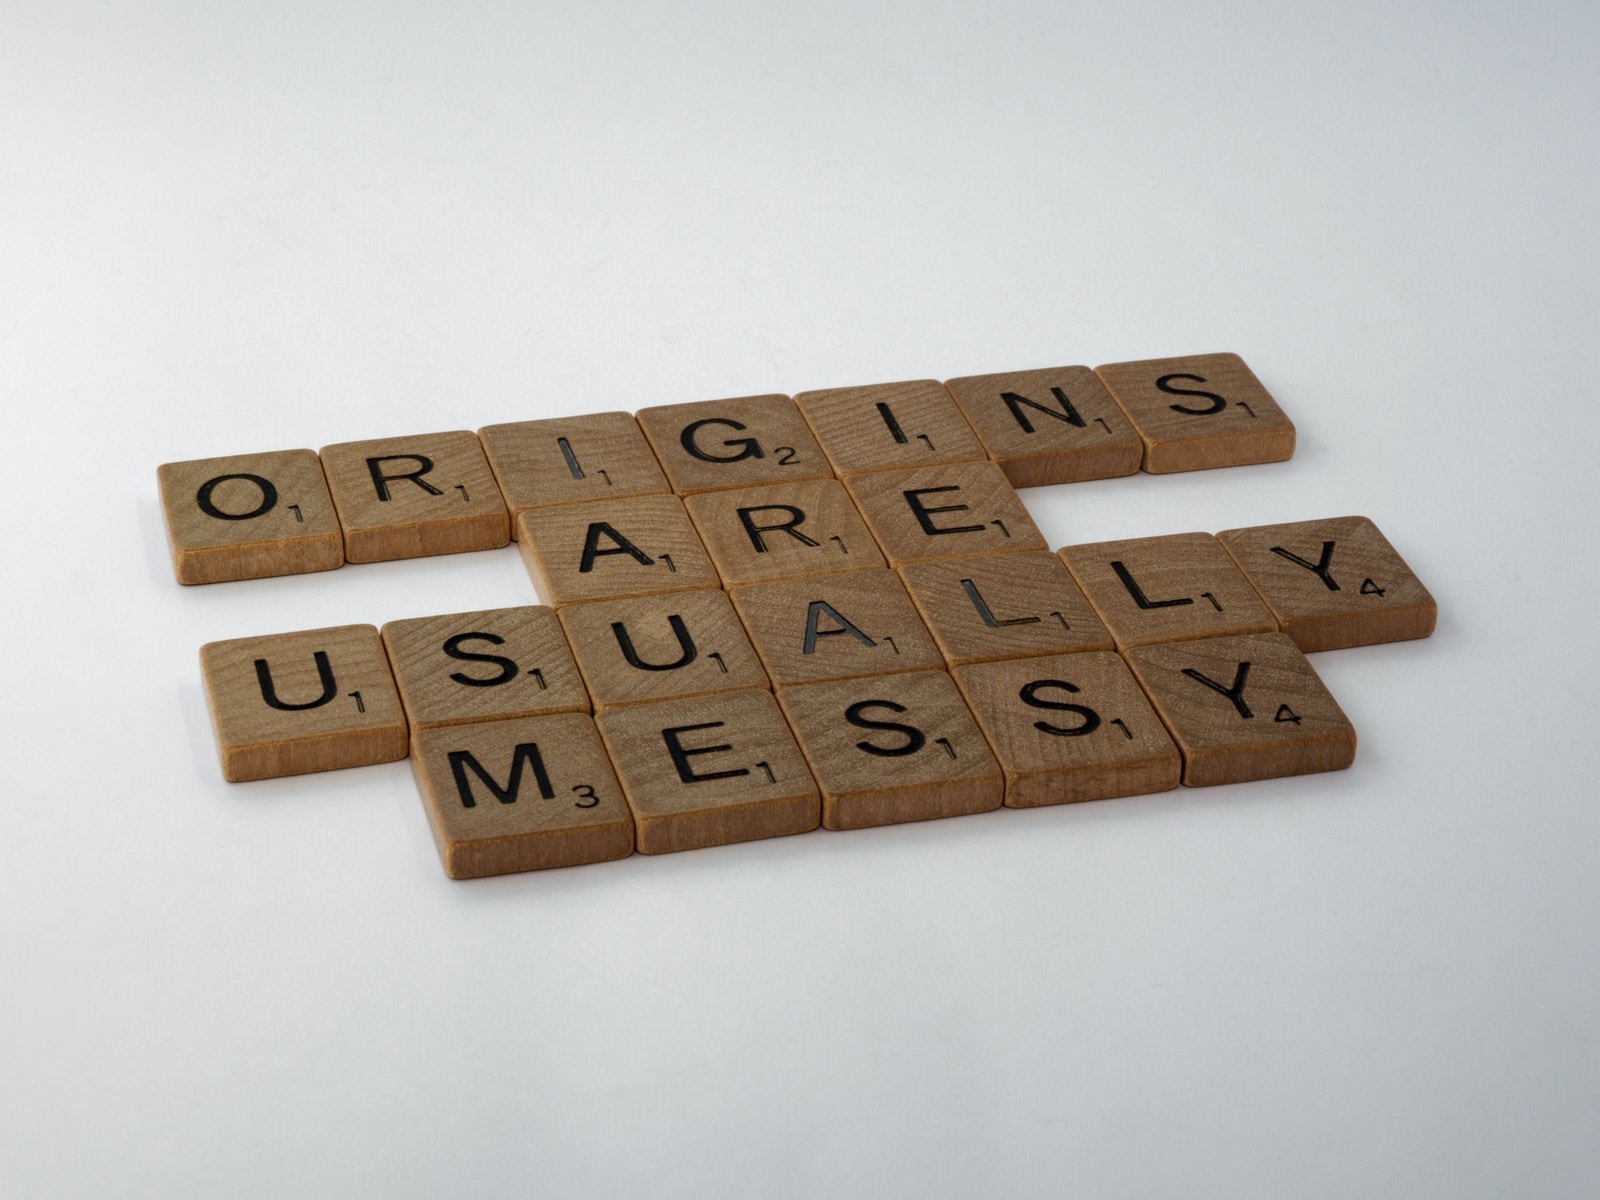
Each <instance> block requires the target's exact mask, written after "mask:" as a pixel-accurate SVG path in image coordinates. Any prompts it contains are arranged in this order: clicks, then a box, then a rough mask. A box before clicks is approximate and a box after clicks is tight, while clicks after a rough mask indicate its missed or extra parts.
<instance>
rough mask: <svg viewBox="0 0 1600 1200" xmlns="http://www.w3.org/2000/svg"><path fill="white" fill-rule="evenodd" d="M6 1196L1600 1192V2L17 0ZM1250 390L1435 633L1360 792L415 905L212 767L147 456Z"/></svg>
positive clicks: (374, 610) (1390, 673) (294, 591)
mask: <svg viewBox="0 0 1600 1200" xmlns="http://www.w3.org/2000/svg"><path fill="white" fill-rule="evenodd" d="M5 7H6V14H5V21H4V33H3V35H0V419H3V423H4V429H3V432H4V435H5V436H4V442H3V454H4V462H3V466H0V480H3V483H4V487H3V492H0V495H3V497H4V507H5V512H6V520H5V521H4V526H3V527H4V534H3V536H4V555H3V558H0V612H3V614H4V617H5V621H4V628H5V631H6V632H5V652H4V662H5V664H6V674H5V683H4V687H3V689H0V730H3V737H4V751H5V756H4V772H3V776H0V778H3V783H0V790H3V797H0V803H3V817H0V972H3V974H0V1192H3V1193H4V1194H5V1195H7V1196H17V1197H39V1196H52V1197H53V1196H102V1195H126V1196H134V1195H138V1196H162V1197H169V1196H220V1195H229V1196H263V1197H284V1196H348V1195H353V1194H366V1195H384V1196H442V1195H543V1196H557V1195H576V1194H593V1195H600V1196H614V1195H650V1196H705V1195H729V1196H738V1197H745V1196H757V1195H760V1196H767V1195H772V1196H820V1195H826V1196H840V1195H855V1196H883V1195H896V1196H916V1197H923V1196H945V1195H949V1196H973V1195H1037V1196H1061V1195H1073V1196H1184V1197H1189V1196H1227V1197H1245V1196H1260V1197H1282V1196H1358V1197H1373V1196H1403V1197H1419V1196H1437V1197H1477V1196H1485V1197H1487V1196H1512V1195H1515V1196H1535V1195H1536V1196H1584V1195H1594V1194H1596V1192H1597V1191H1600V1148H1597V1145H1596V1137H1595V1134H1596V1127H1597V1124H1600V1044H1597V1036H1596V1035H1597V1032H1600V1028H1597V1019H1596V1005H1597V1000H1600V995H1597V993H1600V986H1597V985H1600V971H1597V968H1596V962H1595V954H1596V950H1597V947H1600V936H1597V935H1600V904H1597V901H1600V884H1597V871H1596V867H1597V863H1596V855H1597V850H1600V838H1597V833H1600V816H1597V810H1596V794H1597V791H1600V788H1597V787H1596V783H1595V773H1596V770H1597V768H1600V761H1597V755H1596V741H1597V739H1596V737H1595V732H1594V724H1595V720H1596V718H1597V716H1600V712H1597V705H1596V701H1595V695H1596V669H1597V667H1600V655H1597V646H1596V639H1595V635H1594V627H1595V603H1596V594H1597V588H1600V569H1597V566H1596V563H1597V556H1600V550H1597V548H1596V545H1595V536H1596V533H1597V532H1600V530H1597V529H1596V524H1597V522H1596V509H1597V499H1600V496H1597V490H1600V489H1597V486H1596V475H1595V471H1594V468H1593V463H1594V458H1595V445H1594V443H1595V440H1596V437H1597V435H1600V418H1597V415H1596V414H1597V412H1600V401H1597V399H1596V395H1595V388H1596V381H1597V378H1600V375H1597V367H1596V362H1595V359H1594V348H1595V334H1596V328H1597V320H1596V319H1597V312H1596V299H1597V294H1600V284H1597V278H1600V236H1597V233H1596V219H1595V213H1596V194H1597V190H1600V189H1597V185H1600V155H1597V134H1596V130H1597V128H1600V84H1597V78H1600V74H1597V71H1596V68H1595V62H1596V51H1597V49H1600V38H1597V36H1596V35H1597V32H1600V27H1597V22H1596V18H1595V10H1594V8H1593V6H1592V5H1586V4H1580V3H1578V2H1577V0H1573V2H1571V3H1567V4H1555V5H1538V4H1534V5H1527V4H1524V5H1519V6H1515V7H1513V6H1512V5H1509V4H1506V5H1490V4H1437V5H1420V4H1412V5H1395V4H1367V5H1361V6H1357V5H1348V4H1346V5H1337V6H1326V7H1313V6H1309V5H1293V6H1274V5H1259V6H1256V5H1241V4H1179V3H1173V4H1170V5H1165V6H1159V5H1157V6H1152V5H1140V6H1130V5H1111V4H1097V5H1092V6H1091V5H1075V6H1069V5H1062V4H1053V3H1045V2H1038V3H1033V4H995V3H991V4H986V5H982V6H980V5H975V4H974V5H926V4H904V5H875V6H863V5H852V4H842V5H824V4H804V5H793V4H786V5H763V6H756V5H729V6H727V7H724V8H717V7H713V6H708V5H697V6H693V7H682V8H673V9H670V10H669V9H668V8H666V7H664V6H658V5H648V4H639V5H628V6H621V5H610V4H574V5H571V6H569V7H556V6H548V5H546V6H531V5H518V4H512V3H504V4H499V5H493V4H477V5H472V4H466V3H455V4H449V5H446V4H436V5H433V6H425V5H416V4H410V5H404V4H376V3H368V4H349V3H327V2H324V3H315V4H301V5H290V4H249V5H243V4H220V3H210V4H202V3H187V4H180V3H171V4H164V5H163V4H145V5H140V6H128V5H115V4H112V5H89V4H74V5H68V4H48V5H45V4H38V5H26V4H22V3H13V4H8V5H6V6H5ZM1213 350H1235V351H1238V352H1239V353H1241V354H1243V355H1244V356H1245V358H1246V359H1247V361H1249V362H1250V364H1251V365H1252V366H1253V367H1254V368H1255V369H1256V371H1257V373H1258V374H1259V375H1260V376H1261V378H1262V379H1263V380H1264V381H1265V383H1266V384H1267V386H1268V388H1269V389H1270V390H1271V391H1272V392H1273V393H1274V394H1275V395H1276V396H1277V398H1278V400H1279V401H1280V402H1281V403H1282V405H1283V407H1284V408H1285V409H1286V410H1287V411H1288V412H1289V413H1290V414H1291V416H1292V417H1293V418H1294V420H1295V422H1296V423H1297V425H1298V427H1299V433H1300V443H1299V451H1298V453H1297V455H1296V457H1295V458H1294V460H1293V461H1291V462H1288V463H1284V464H1280V465H1274V466H1260V467H1245V468H1238V469H1233V470H1223V471H1211V472H1199V473H1195V474H1191V475H1186V476H1166V477H1154V476H1137V477H1133V478H1127V479H1117V480H1109V481H1104V482H1097V483H1086V484H1076V485H1070V486H1064V487H1055V488H1044V489H1036V490H1033V491H1030V492H1027V493H1025V498H1026V500H1027V502H1028V504H1029V506H1030V508H1031V509H1032V511H1033V513H1034V514H1035V517H1036V519H1037V520H1038V522H1039V524H1040V525H1041V527H1042V528H1043V529H1044V531H1045V533H1046V536H1047V537H1048V538H1049V539H1050V542H1051V545H1052V546H1058V545H1062V544H1065V543H1068V542H1076V541H1091V540H1098V539H1103V538H1111V537H1122V536H1136V535H1149V534H1160V533H1172V532H1180V531H1186V530H1191V529H1207V530H1217V529H1222V528H1227V527H1230V526H1236V525H1245V524H1257V523H1269V522H1279V521H1288V520H1298V519H1305V518H1312V517H1319V516H1332V515H1342V514H1346V513H1354V512H1359V513H1364V514H1366V515H1368V516H1371V517H1372V518H1373V519H1375V520H1376V521H1377V522H1378V524H1379V526H1380V527H1381V528H1382V529H1383V530H1384V531H1385V532H1386V533H1387V534H1388V535H1389V537H1390V539H1391V540H1392V541H1394V542H1395V543H1396V545H1397V546H1398V547H1399V548H1400V550H1401V552H1402V553H1403V554H1404V555H1405V556H1406V558H1407V559H1408V560H1409V561H1410V563H1411V565H1412V566H1413V567H1414V568H1415V569H1416V570H1417V572H1418V573H1419V574H1420V575H1421V576H1422V578H1423V580H1424V581H1425V582H1426V583H1427V584H1428V585H1429V587H1430V588H1431V589H1432V590H1433V592H1434V594H1435V596H1436V597H1437V599H1438V601H1439V605H1440V613H1441V615H1440V622H1439V629H1438V632H1437V634H1436V635H1435V636H1434V637H1433V638H1431V639H1429V640H1426V641H1420V642H1413V643H1406V644H1400V645H1388V646H1376V647H1370V648H1365V649H1359V650H1348V651H1338V652H1334V653H1328V654H1322V655H1318V656H1316V657H1315V660H1314V661H1315V665H1316V667H1317V669H1318V670H1319V671H1320V672H1321V673H1322V674H1323V677H1324V679H1325V680H1326V681H1327V683H1328V684H1329V686H1330V688H1331V689H1332V690H1333V692H1334V694H1335V695H1336V696H1337V697H1338V698H1339V700H1340V702H1341V703H1342V705H1343V706H1344V708H1345V710H1346V711H1347V712H1348V713H1349V715H1350V717H1351V719H1352V720H1353V722H1354V723H1355V725H1356V727H1357V729H1358V730H1359V733H1360V737H1361V748H1360V752H1359V755H1358V758H1357V760H1356V763H1355V766H1354V767H1353V768H1352V769H1351V770H1349V771H1347V772H1343V773H1339V774H1335V775H1327V776H1318V777H1309V778H1301V779H1291V780H1280V781H1274V782H1266V783H1254V784H1247V785H1242V786H1235V787H1223V788H1215V789H1209V790H1195V791H1191V790H1188V789H1180V790H1178V791H1174V792H1171V793H1168V794H1166V795H1160V796H1151V797H1143V798H1137V799H1126V800H1112V801H1106V802H1103V803H1096V804H1088V805H1081V806H1075V807H1074V806H1069V807H1064V808H1052V809H1041V810H1034V811H1026V812H1012V811H1001V812H998V813H991V814H987V815H984V816H978V817H970V818H963V819H957V820H949V821H943V822H932V823H927V824H922V825H915V826H902V827H896V828H887V829H880V830H874V831H868V832H859V833H850V834H830V833H826V832H818V833H814V834H809V835H805V836H801V837H795V838H788V839H781V840H776V841H771V842H764V843H759V844H751V845H743V846H734V847H728V848H723V849H716V850H707V851H699V852H694V853H686V854H679V855H672V856H665V857H659V858H642V857H635V858H633V859H629V860H625V861H622V862H617V863H612V864H608V865H601V866H590V867H582V868H576V869H572V870H562V871H551V872H545V873H541V874H532V875H523V876H517V877H509V878H501V879H496V880H489V881H483V882H476V883H468V884H461V883H452V882H450V881H448V880H447V879H446V878H445V877H444V875H443V873H442V871H441V870H440V867H439V864H438V861H437V857H436V855H435V852H434V849H433V846H432V844H431V841H430V839H429V836H428V832H427V828H426V824H425V821H424V819H423V815H422V811H421V807H420V803H419V801H418V799H417V796H416V794H415V790H414V787H413V784H412V781H411V776H410V772H409V767H408V764H406V763H403V762H400V763H393V764H389V765H387V766H381V767H369V768H363V769H359V770H352V771H346V772H339V773H333V774H328V775H322V776H313V777H306V778H299V779H286V780H275V781H269V782H263V783H256V784H248V785H228V784H225V783H223V781H222V780H221V778H220V776H219V773H218V769H217V765H216V759H215V752H214V748H213V745H212V741H211V734H210V730H209V727H208V723H207V718H206V714H205V707H204V703H203V699H202V695H201V689H200V680H199V670H198V665H197V660H196V650H197V648H198V647H199V646H200V644H201V643H202V642H205V641H209V640H212V639H217V638H226V637H237V636H243V635H247V634H257V633H268V632H279V631H284V630H291V629H305V628H313V627H317V626H324V625H333V624H340V623H345V622H372V623H374V624H378V623H382V622H383V621H385V620H389V619H392V618H396V617H405V616H416V615H423V614H431V613H440V612H453V611H460V610H463V609H474V608H487V607H492V606H496V605H507V604H519V603H531V602H532V601H533V593H532V588H531V586H530V584H529V581H528V579H527V577H526V574H525V572H524V571H523V568H522V565H521V563H520V560H519V559H518V557H517V553H516V551H515V549H512V548H507V549H505V550H501V551H494V552H488V553H479V554H470V555H459V556H454V557H448V558H440V559H431V560H424V561H412V562H397V563H388V564H383V565H376V566H355V567H346V568H344V569H343V570H340V571H337V572H333V573H331V574H322V575H309V576H301V577H298V578H286V579H276V580H265V581H257V582H247V583H233V584H223V585H217V586H212V587H203V588H192V589H185V588H180V587H179V586H178V585H177V584H176V583H175V582H174V581H173V579H172V574H171V569H170V565H169V563H168V561H167V558H166V548H165V543H164V535H163V530H162V524H161V517H160V513H159V509H158V506H157V500H156V491H155V468H156V465H157V464H158V463H160V462H163V461H167V460H176V459H187V458H198V457H205V456H212V455H222V454H232V453H240V452H247V451H254V450H272V449H282V448H289V447H300V446H308V447H313V448H315V447H318V446H321V445H324V444H327V443H329V442H335V441H341V440H346V439H356V438H363V437H371V436H383V435H389V434H403V433H413V432H423V431H431V430H438V429H455V428H477V427H479V426H481V425H484V424H488V423H490V422H497V421H510V420H518V419H526V418H532V417H539V416H551V415H558V414H565V413H582V412H589V411H595V410H600V409H614V408H628V409H632V408H638V407H642V406H644V405H647V404H659V403H670V402H676V401H687V400H698V399H708V398H714V397H718V396H732V395H741V394H748V393H752V392H764V391H787V392H791V393H792V392H796V391H800V390H804V389H807V388H815V387H826V386H833V385H843V384H853V383H866V382H876V381H881V380H888V379H898V378H908V377H918V376H934V377H939V378H948V377H951V376H955V375H961V374H971V373H980V372H990V371H999V370H1007V369H1014V368H1025V367H1034V366H1046V365H1056V364H1065V363H1080V362H1086V363H1091V364H1093V363H1099V362H1109V361H1115V360H1120V359H1128V358H1139V357H1154V356H1164V355H1171V354H1183V353H1199V352H1206V351H1213Z"/></svg>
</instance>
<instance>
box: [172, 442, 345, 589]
mask: <svg viewBox="0 0 1600 1200" xmlns="http://www.w3.org/2000/svg"><path fill="white" fill-rule="evenodd" d="M156 478H157V480H158V482H159V484H160V487H161V508H162V511H163V513H164V514H165V515H166V520H167V543H168V545H169V546H170V547H171V549H172V569H173V572H174V573H175V574H176V575H177V577H178V582H179V583H222V582H224V581H225V580H230V579H262V578H265V577H267V576H269V575H299V574H304V573H307V572H311V571H331V570H332V569H333V568H334V567H341V566H343V565H344V535H343V534H342V533H341V532H340V531H339V520H338V517H337V516H336V515H335V514H334V511H333V499H332V497H330V496H329V495H328V484H327V481H326V480H325V479H324V478H323V475H322V463H321V462H320V461H318V459H317V456H316V454H315V453H313V452H312V451H310V450H277V451H273V452H270V453H266V454H237V455H233V456H231V457H228V458H201V459H194V460H192V461H190V462H176V463H163V464H162V465H161V466H160V467H159V468H158V469H157V471H156Z"/></svg>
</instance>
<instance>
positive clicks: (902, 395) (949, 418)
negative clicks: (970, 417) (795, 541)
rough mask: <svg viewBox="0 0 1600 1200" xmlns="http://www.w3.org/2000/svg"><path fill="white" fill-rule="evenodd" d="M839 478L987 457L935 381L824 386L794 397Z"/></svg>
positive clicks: (913, 380) (965, 422)
mask: <svg viewBox="0 0 1600 1200" xmlns="http://www.w3.org/2000/svg"><path fill="white" fill-rule="evenodd" d="M794 400H795V403H796V404H798V405H799V406H800V411H801V412H803V413H804V414H805V418H806V421H807V422H808V423H809V424H810V426H811V429H812V432H814V433H815V434H816V435H817V441H819V442H821V443H822V449H823V452H824V453H826V454H827V456H828V461H829V462H830V463H832V464H833V469H834V471H835V472H836V473H837V474H838V476H839V478H841V479H843V478H844V477H845V476H847V475H858V474H861V473H863V472H866V471H887V470H893V469H895V468H897V467H919V466H927V465H931V464H935V463H954V462H973V461H975V460H979V459H983V458H986V457H987V455H986V454H985V453H984V449H983V443H981V442H980V441H978V437H977V435H976V434H975V433H973V432H972V427H971V426H970V425H968V424H967V419H966V418H965V417H964V416H962V415H961V409H960V408H959V407H958V406H957V405H956V402H955V401H954V400H953V399H951V396H950V393H949V392H947V391H946V390H945V388H944V385H943V384H941V383H940V382H939V381H938V380H936V379H911V380H906V381H905V382H903V383H876V384H869V385H867V386H865V387H844V388H824V389H823V390H821V391H815V392H802V393H801V394H800V395H798V396H796V397H795V398H794Z"/></svg>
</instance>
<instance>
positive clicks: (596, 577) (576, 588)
mask: <svg viewBox="0 0 1600 1200" xmlns="http://www.w3.org/2000/svg"><path fill="white" fill-rule="evenodd" d="M517 543H518V546H519V547H520V549H521V550H522V561H523V562H524V563H526V564H527V567H528V574H530V575H532V576H533V586H534V590H535V591H536V592H538V594H539V599H540V600H542V601H544V603H546V604H549V605H552V606H553V607H555V608H560V607H561V606H562V605H563V604H571V603H572V602H574V601H576V600H606V599H611V598H613V597H620V596H647V595H659V594H660V593H662V592H686V591H691V590H693V589H695V588H708V587H712V588H714V587H721V586H722V580H721V579H720V578H719V577H718V575H717V570H716V568H715V567H713V566H712V565H711V558H710V556H709V555H708V554H706V548H705V546H704V545H702V544H701V542H700V535H699V534H697V533H696V532H695V531H694V524H693V523H692V522H691V521H690V520H689V514H688V513H687V512H685V511H684V507H683V501H682V500H680V499H678V497H676V496H635V497H633V498H631V499H628V500H623V501H620V502H618V501H615V500H605V501H599V502H595V503H589V504H563V505H561V506H560V507H558V508H530V509H526V510H524V511H523V512H522V513H521V514H520V515H519V516H518V517H517Z"/></svg>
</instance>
